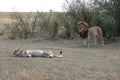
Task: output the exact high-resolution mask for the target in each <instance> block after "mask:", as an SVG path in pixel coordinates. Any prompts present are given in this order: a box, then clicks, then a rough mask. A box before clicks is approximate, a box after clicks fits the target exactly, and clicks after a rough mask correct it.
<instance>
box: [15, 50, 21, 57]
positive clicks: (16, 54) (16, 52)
mask: <svg viewBox="0 0 120 80" xmlns="http://www.w3.org/2000/svg"><path fill="white" fill-rule="evenodd" d="M21 52H22V50H21V49H17V50H15V51H14V52H13V55H14V56H20V53H21Z"/></svg>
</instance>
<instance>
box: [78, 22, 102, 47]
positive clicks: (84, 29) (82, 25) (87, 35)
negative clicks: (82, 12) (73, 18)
mask: <svg viewBox="0 0 120 80" xmlns="http://www.w3.org/2000/svg"><path fill="white" fill-rule="evenodd" d="M78 30H79V32H80V37H81V38H83V39H84V45H85V46H87V47H89V45H90V42H93V45H96V43H97V39H99V40H100V41H101V45H104V41H103V33H102V29H101V28H100V27H99V26H93V27H89V26H88V24H87V23H86V22H82V21H80V22H78Z"/></svg>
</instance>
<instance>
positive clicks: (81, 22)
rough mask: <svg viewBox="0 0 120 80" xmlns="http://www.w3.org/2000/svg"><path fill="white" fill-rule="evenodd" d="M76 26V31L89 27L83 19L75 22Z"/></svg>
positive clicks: (82, 30)
mask: <svg viewBox="0 0 120 80" xmlns="http://www.w3.org/2000/svg"><path fill="white" fill-rule="evenodd" d="M77 26H78V31H79V32H85V31H86V30H88V28H89V25H88V24H87V23H86V22H84V21H79V22H78V23H77Z"/></svg>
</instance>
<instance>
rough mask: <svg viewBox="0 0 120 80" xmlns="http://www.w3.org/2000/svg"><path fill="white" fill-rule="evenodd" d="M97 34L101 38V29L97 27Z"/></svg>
mask: <svg viewBox="0 0 120 80" xmlns="http://www.w3.org/2000/svg"><path fill="white" fill-rule="evenodd" d="M97 33H98V34H99V35H100V36H103V32H102V29H101V28H100V27H97Z"/></svg>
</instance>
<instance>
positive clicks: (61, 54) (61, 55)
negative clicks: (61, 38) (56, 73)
mask: <svg viewBox="0 0 120 80" xmlns="http://www.w3.org/2000/svg"><path fill="white" fill-rule="evenodd" d="M54 57H59V58H61V57H63V53H62V51H60V55H54Z"/></svg>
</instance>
